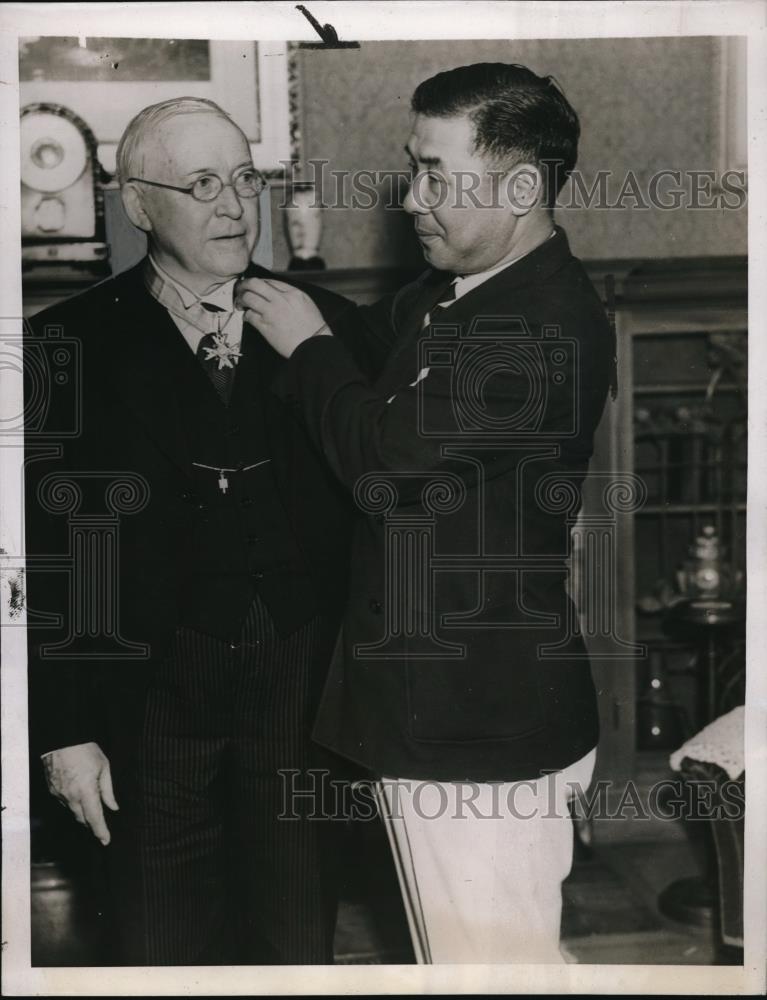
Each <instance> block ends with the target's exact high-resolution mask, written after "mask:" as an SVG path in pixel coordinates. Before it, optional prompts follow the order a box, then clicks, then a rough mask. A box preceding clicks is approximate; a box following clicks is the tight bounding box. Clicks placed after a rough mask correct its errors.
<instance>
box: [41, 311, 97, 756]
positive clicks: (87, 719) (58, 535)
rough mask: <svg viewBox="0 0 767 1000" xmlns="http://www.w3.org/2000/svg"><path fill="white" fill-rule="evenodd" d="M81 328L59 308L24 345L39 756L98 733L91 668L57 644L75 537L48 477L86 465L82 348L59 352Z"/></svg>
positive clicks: (66, 619)
mask: <svg viewBox="0 0 767 1000" xmlns="http://www.w3.org/2000/svg"><path fill="white" fill-rule="evenodd" d="M48 331H54V332H55V331H58V332H59V333H60V334H61V337H62V339H61V341H60V342H59V340H58V339H57V340H56V341H51V340H50V339H49V337H48ZM77 334H78V331H77V330H75V329H73V326H72V316H71V315H70V313H69V311H68V310H66V309H61V308H58V307H57V308H54V309H52V310H46V311H45V312H44V313H42V314H40V315H39V316H38V317H35V319H34V320H33V322H32V323H31V324H30V326H29V330H28V334H27V336H26V339H25V345H24V360H25V365H24V376H25V378H24V382H25V385H24V393H25V411H26V413H27V415H28V419H27V426H26V434H25V445H26V459H25V465H24V490H25V548H26V556H27V574H26V581H27V585H26V605H27V652H28V696H29V730H30V743H31V750H32V752H33V754H35V755H39V754H42V753H45V752H47V751H49V750H56V749H59V748H61V747H66V746H74V745H76V744H79V743H88V742H91V741H93V742H97V741H98V739H99V731H98V725H97V719H96V718H95V717H94V713H93V707H92V691H93V688H92V677H93V668H92V666H91V665H90V664H89V663H88V662H87V661H83V660H72V659H67V658H65V657H63V656H62V655H61V650H58V651H57V650H56V649H54V648H53V647H55V646H56V644H57V643H63V642H65V641H66V638H67V634H68V629H69V627H70V625H71V611H70V607H69V601H70V590H71V582H70V581H69V579H68V576H67V573H65V572H62V565H61V563H62V559H63V557H64V556H65V554H66V553H67V551H68V548H69V544H70V543H69V535H68V526H67V518H66V517H65V516H62V515H61V514H58V515H57V514H56V513H55V510H54V507H55V497H54V496H52V494H51V491H50V489H46V480H47V478H48V477H49V476H50V475H51V474H61V473H66V472H69V471H73V470H76V469H79V468H86V469H87V468H88V459H87V458H86V457H85V453H84V452H85V441H84V440H83V437H82V433H81V431H82V427H80V434H79V436H78V434H77V424H78V421H81V420H82V412H83V403H84V399H83V388H84V387H83V386H82V384H81V383H79V382H78V379H79V376H80V374H81V373H82V367H81V362H82V354H81V353H78V354H76V355H75V356H74V358H73V363H72V364H71V365H59V364H58V357H57V356H56V353H55V350H56V349H57V344H59V343H60V347H59V348H58V350H60V351H63V352H66V351H68V350H69V349H70V346H71V341H73V340H76V341H77V340H79V338H78V336H77ZM73 335H74V336H73ZM57 367H61V368H62V371H63V373H64V374H65V375H66V377H67V379H69V380H71V383H72V384H71V388H72V392H69V391H68V388H69V386H68V385H66V384H64V386H63V388H62V389H61V390H59V388H58V386H57V385H56V384H54V382H53V379H54V378H55V372H56V369H57ZM52 505H53V506H52ZM57 619H58V624H57V623H56V622H57ZM57 652H58V653H59V656H58V657H57V656H56V653H57Z"/></svg>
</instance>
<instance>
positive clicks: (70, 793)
mask: <svg viewBox="0 0 767 1000" xmlns="http://www.w3.org/2000/svg"><path fill="white" fill-rule="evenodd" d="M43 767H44V768H45V780H46V781H47V782H48V791H49V792H50V793H51V795H54V796H55V797H56V798H57V799H58V800H59V802H61V803H62V805H65V806H68V807H69V809H71V810H72V813H73V814H74V817H75V819H76V820H77V822H78V823H82V824H83V826H87V827H89V828H90V830H91V832H92V833H93V835H94V836H95V837H96V838H97V839H98V840H100V841H101V843H102V844H103V845H104V846H105V847H106V845H107V844H108V843H109V841H110V839H111V837H110V835H109V829H108V828H107V825H106V822H105V821H104V810H103V809H102V808H101V803H102V802H103V803H104V804H105V805H107V806H109V808H110V809H112V810H116V809H119V806H118V805H117V802H116V801H115V797H114V792H113V791H112V774H111V772H110V769H109V761H108V760H107V758H106V757H105V756H104V754H103V752H102V750H101V747H100V746H99V745H98V743H79V744H78V745H77V746H73V747H63V748H62V749H61V750H54V751H52V752H51V753H49V754H46V755H45V756H44V757H43Z"/></svg>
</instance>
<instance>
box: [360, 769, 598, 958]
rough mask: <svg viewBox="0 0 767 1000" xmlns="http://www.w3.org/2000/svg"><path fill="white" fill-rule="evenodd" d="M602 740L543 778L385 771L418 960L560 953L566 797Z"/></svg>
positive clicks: (386, 803) (385, 805)
mask: <svg viewBox="0 0 767 1000" xmlns="http://www.w3.org/2000/svg"><path fill="white" fill-rule="evenodd" d="M595 761H596V750H592V751H590V753H588V754H586V756H585V757H582V758H581V759H580V760H578V761H576V762H575V763H574V764H572V765H570V766H569V767H567V768H565V769H564V770H563V771H558V772H556V774H550V775H547V776H546V777H544V778H541V779H540V780H538V781H521V782H492V783H489V782H440V781H416V780H415V779H392V778H383V779H382V780H381V781H380V782H379V783H378V786H377V791H378V803H379V809H380V810H381V815H382V818H383V821H384V825H385V827H386V830H387V833H388V836H389V844H390V846H391V849H392V854H393V856H394V862H395V867H396V869H397V876H398V879H399V883H400V889H401V891H402V898H403V901H404V903H405V910H406V912H407V917H408V924H409V926H410V934H411V938H412V940H413V948H414V950H415V954H416V960H417V961H418V963H419V964H421V965H423V964H435V965H439V964H443V963H479V962H486V963H543V962H548V963H557V964H561V963H563V962H564V961H565V959H564V957H563V955H562V953H561V952H560V950H559V933H560V922H561V917H562V882H563V881H564V880H565V879H566V878H567V876H568V874H569V872H570V868H571V866H572V857H573V825H572V820H571V818H570V813H569V809H568V806H567V800H568V798H570V797H572V795H573V794H576V795H577V794H578V788H579V787H580V789H582V790H583V791H584V792H585V791H586V789H587V788H588V785H589V783H590V781H591V776H592V774H593V771H594V763H595Z"/></svg>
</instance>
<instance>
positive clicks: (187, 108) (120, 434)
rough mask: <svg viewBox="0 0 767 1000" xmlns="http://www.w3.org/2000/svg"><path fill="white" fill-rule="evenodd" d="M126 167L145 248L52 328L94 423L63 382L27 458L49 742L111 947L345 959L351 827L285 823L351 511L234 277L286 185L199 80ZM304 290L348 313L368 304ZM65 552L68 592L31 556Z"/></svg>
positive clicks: (38, 664)
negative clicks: (44, 619) (340, 907)
mask: <svg viewBox="0 0 767 1000" xmlns="http://www.w3.org/2000/svg"><path fill="white" fill-rule="evenodd" d="M118 170H119V175H120V181H121V192H122V198H123V203H124V205H125V208H126V211H127V213H128V216H129V217H130V219H131V221H132V222H133V223H134V224H135V225H136V226H138V227H139V228H140V229H142V230H144V231H145V232H146V233H147V236H148V240H149V255H148V257H147V258H146V259H144V260H143V261H142V262H141V263H140V264H138V265H137V266H136V267H134V268H132V269H131V270H129V271H127V272H125V273H123V274H120V275H119V276H117V277H115V278H112V279H109V280H107V281H104V282H102V283H100V284H98V285H96V286H95V287H93V288H92V289H90V290H88V291H87V292H85V293H84V294H82V295H79V296H77V297H76V298H73V299H70V300H69V301H66V302H63V303H62V304H60V305H57V306H55V307H53V308H51V309H49V310H46V311H45V312H43V313H42V314H41V315H39V316H37V317H36V319H35V321H34V328H35V334H36V336H37V337H44V336H49V337H50V335H56V333H57V332H58V333H61V334H63V337H64V338H65V339H67V340H70V341H74V342H76V343H77V344H78V349H79V356H80V358H81V370H80V372H79V373H78V374H77V375H76V381H77V385H76V390H77V394H78V402H79V408H80V417H79V430H78V432H77V434H76V435H74V436H71V437H66V435H65V433H64V430H63V429H64V428H65V427H67V426H68V421H67V418H66V414H64V413H63V412H58V411H57V406H59V405H60V404H59V403H58V402H57V400H58V398H59V397H58V396H57V395H56V392H55V391H52V392H51V393H50V398H49V399H48V400H47V403H48V404H49V405H50V411H49V412H48V415H47V426H48V427H49V428H50V429H51V433H50V434H49V438H50V437H51V436H52V437H53V439H54V443H58V444H59V451H60V453H59V455H58V456H57V457H56V458H54V459H49V458H46V457H45V456H43V457H42V458H39V457H38V459H37V460H34V459H33V457H32V458H30V461H29V462H28V475H27V498H28V500H27V504H28V505H27V523H28V530H27V541H28V552H29V554H30V555H31V557H32V558H31V560H30V566H31V567H32V568H33V572H32V579H31V584H30V588H29V597H30V606H31V607H32V608H33V609H34V610H35V611H37V612H47V613H49V614H50V613H59V614H60V615H61V616H62V622H61V629H60V630H56V629H50V628H42V627H40V628H38V627H35V619H34V618H31V619H30V621H31V625H30V644H29V649H30V694H31V728H32V731H33V747H34V750H35V752H36V753H38V754H40V755H41V756H42V759H43V762H44V766H45V771H46V776H47V781H48V786H49V788H50V791H51V792H52V793H53V794H54V795H55V796H56V797H57V798H58V799H59V800H60V801H61V802H62V803H63V804H65V805H66V806H68V807H69V809H70V810H71V811H72V813H73V814H74V816H75V818H76V819H77V820H78V821H79V822H80V823H82V824H84V825H85V826H87V827H89V828H90V830H91V831H92V833H93V834H94V835H95V837H96V838H97V839H98V840H99V841H100V842H101V843H102V844H103V845H105V846H106V845H108V846H106V851H107V856H108V869H109V874H110V895H111V903H112V909H113V911H114V915H115V919H116V926H115V935H116V939H117V943H118V944H119V947H118V949H117V951H116V955H115V957H114V960H115V962H117V963H118V964H141V965H160V964H173V965H191V964H217V963H243V962H244V963H289V964H296V963H320V962H332V936H333V925H334V906H335V902H334V895H333V887H332V882H331V880H330V877H329V872H328V866H327V863H326V862H327V857H326V853H325V851H324V849H323V844H322V843H321V838H322V837H324V836H326V835H329V833H330V832H331V830H330V828H329V827H325V828H322V827H321V826H319V825H318V824H316V823H309V822H308V821H307V820H306V818H298V819H296V818H293V819H285V818H284V814H285V804H284V801H283V799H284V795H283V793H284V788H285V784H286V781H289V780H290V779H286V778H285V777H284V775H283V774H282V773H281V772H293V771H304V770H306V769H307V768H308V767H310V766H312V765H314V766H316V765H317V755H316V748H315V750H314V751H312V748H311V744H310V741H309V731H310V725H311V721H312V719H313V717H314V713H315V709H316V705H317V702H318V698H319V694H320V692H321V690H322V685H323V682H324V678H325V675H326V670H327V664H328V661H329V658H330V653H331V651H332V645H333V642H334V640H335V637H336V634H337V630H338V622H339V619H340V614H341V611H342V609H343V605H344V601H345V594H346V567H347V561H348V559H347V548H348V540H347V527H346V525H347V524H348V519H349V512H348V509H347V508H348V507H349V506H350V505H349V503H348V500H347V499H346V498H345V497H344V495H343V491H342V490H341V488H340V486H339V484H338V483H337V482H336V481H335V480H334V479H333V477H332V475H331V473H330V471H329V470H328V469H327V466H326V464H325V462H324V460H323V459H322V457H321V455H320V453H319V452H318V450H317V449H316V448H315V447H314V446H313V445H312V443H311V442H310V440H309V439H308V437H307V436H306V433H305V431H304V430H303V428H302V427H301V426H300V424H299V423H298V421H297V420H296V419H295V416H294V414H293V413H292V412H291V410H290V409H289V408H288V407H287V406H286V405H285V404H284V403H283V402H281V401H280V400H279V399H278V398H277V397H276V396H275V395H274V394H273V393H272V392H271V390H270V384H271V382H272V381H273V379H274V377H275V374H276V373H277V371H278V370H279V368H280V367H281V366H282V365H283V364H284V362H283V361H282V359H281V358H280V357H279V355H278V354H277V353H276V352H275V351H274V350H273V349H272V348H270V347H269V346H268V344H267V343H266V342H265V341H264V340H263V339H262V338H261V337H259V336H258V335H257V334H256V332H255V331H254V330H253V329H252V327H250V326H249V325H248V324H247V323H243V317H242V313H241V312H239V311H237V310H235V308H234V305H233V288H234V282H235V279H236V278H237V277H239V276H241V275H243V274H249V275H261V276H268V275H269V272H268V271H265V270H264V269H263V268H260V267H257V266H254V265H252V264H251V263H250V257H251V254H252V251H253V247H254V246H255V243H256V241H257V237H258V231H259V209H258V204H259V199H258V195H259V194H260V192H261V190H262V189H263V187H264V183H265V182H264V180H263V178H262V177H261V176H260V175H259V174H258V172H257V171H256V170H255V169H254V167H253V165H252V162H251V156H250V150H249V147H248V143H247V140H246V138H245V136H244V135H243V134H242V132H241V131H240V129H239V128H238V127H237V126H236V125H235V124H234V122H233V121H232V120H231V119H230V118H229V117H228V116H227V115H226V114H225V112H223V111H222V110H221V109H220V108H218V107H217V106H216V105H214V104H212V103H211V102H208V101H202V100H197V99H193V98H180V99H178V100H174V101H167V102H164V103H162V104H160V105H154V106H152V107H150V108H146V109H145V110H144V111H142V112H141V113H140V114H139V115H138V116H137V117H136V118H135V119H134V120H133V121H132V122H131V124H130V125H129V126H128V129H127V130H126V133H125V135H124V137H123V139H122V141H121V144H120V147H119V150H118ZM307 294H309V295H310V296H311V297H312V300H313V301H314V302H316V303H317V306H318V308H319V310H320V311H321V313H322V315H323V317H324V319H325V320H327V321H328V322H330V323H331V324H332V323H333V322H334V319H335V317H337V316H339V315H340V314H342V313H343V312H344V311H348V309H349V306H350V303H348V302H347V301H346V300H344V299H342V298H340V297H338V296H335V295H332V294H331V293H327V292H323V291H321V290H318V289H307ZM35 339H36V338H35V337H33V338H31V344H34V342H35ZM34 357H35V354H34V350H32V351H31V352H30V355H29V359H30V368H31V367H32V363H33V361H34ZM30 373H31V375H34V371H33V370H31V371H30ZM57 428H62V437H61V440H60V441H59V442H56V440H55V435H56V431H57ZM62 512H68V513H69V515H70V516H69V518H67V517H65V516H63V513H62ZM99 531H100V532H101V535H100V536H99ZM73 532H74V534H73ZM78 532H79V534H78ZM89 532H90V533H89ZM105 532H106V535H105ZM97 536H99V537H100V540H99V537H97ZM73 537H75V538H77V539H80V542H79V543H78V542H75V543H71V541H70V540H71V539H72V538H73ZM105 537H106V538H107V544H106V546H103V545H102V544H101V543H103V541H104V538H105ZM83 539H85V540H84V541H83ZM78 545H79V549H78ZM100 545H101V547H99V546H100ZM68 546H69V547H70V552H69V554H70V555H74V557H75V558H76V560H77V562H76V566H75V571H74V574H73V575H71V576H70V578H69V583H68V584H66V581H65V579H64V578H63V577H62V575H61V574H60V573H51V572H38V573H35V572H34V566H35V565H39V564H40V562H39V560H37V559H36V557H40V559H41V560H42V563H43V564H44V563H45V562H46V559H47V558H48V556H50V555H51V554H52V555H54V556H61V555H64V554H65V553H66V552H67V548H68ZM78 579H79V582H78ZM37 620H38V621H39V619H37ZM322 763H323V764H325V763H326V761H323V762H322ZM104 807H106V810H105V808H104ZM292 814H293V815H300V814H295V811H292Z"/></svg>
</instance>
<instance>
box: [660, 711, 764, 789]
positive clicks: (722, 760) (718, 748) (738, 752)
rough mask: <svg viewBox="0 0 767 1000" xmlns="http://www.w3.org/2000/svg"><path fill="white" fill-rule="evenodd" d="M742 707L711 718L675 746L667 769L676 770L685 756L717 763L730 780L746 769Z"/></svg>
mask: <svg viewBox="0 0 767 1000" xmlns="http://www.w3.org/2000/svg"><path fill="white" fill-rule="evenodd" d="M744 718H745V708H744V707H743V705H739V706H738V707H737V708H733V710H732V711H731V712H728V713H727V714H726V715H721V716H720V717H719V718H718V719H714V721H713V722H711V723H710V724H709V725H708V726H706V727H705V728H703V729H701V731H700V732H699V733H696V734H695V736H692V737H690V739H689V740H687V742H686V743H683V744H682V746H681V747H680V748H679V749H678V750H675V751H674V753H672V754H671V757H670V758H669V763H670V764H671V769H672V770H673V771H679V770H680V769H681V766H682V761H683V760H684V758H685V757H690V758H691V759H692V760H702V761H704V762H705V763H707V764H717V765H718V766H719V767H721V768H722V770H723V771H726V772H727V774H728V775H729V776H730V778H731V779H732V780H733V781H734V780H735V779H736V778H737V777H739V776H740V775H741V774H743V772H744V771H745V769H746V761H745V749H744V746H743V721H744Z"/></svg>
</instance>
